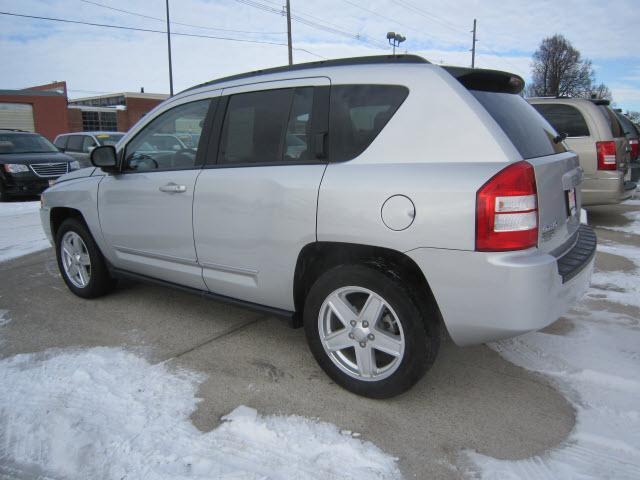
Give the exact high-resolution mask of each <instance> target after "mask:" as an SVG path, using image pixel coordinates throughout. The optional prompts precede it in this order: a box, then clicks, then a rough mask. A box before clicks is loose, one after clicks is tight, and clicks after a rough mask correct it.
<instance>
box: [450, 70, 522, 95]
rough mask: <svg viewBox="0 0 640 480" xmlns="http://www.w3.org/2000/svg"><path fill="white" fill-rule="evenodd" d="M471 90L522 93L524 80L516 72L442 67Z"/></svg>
mask: <svg viewBox="0 0 640 480" xmlns="http://www.w3.org/2000/svg"><path fill="white" fill-rule="evenodd" d="M442 68H444V69H445V70H446V71H447V72H449V73H450V74H451V75H452V76H453V77H455V78H456V79H457V80H458V81H459V82H460V83H461V84H462V85H464V86H465V87H466V88H468V89H469V90H482V91H486V92H497V93H520V92H521V91H522V89H523V88H524V80H523V79H522V77H521V76H519V75H516V74H514V73H509V72H502V71H500V70H486V69H482V68H466V67H442Z"/></svg>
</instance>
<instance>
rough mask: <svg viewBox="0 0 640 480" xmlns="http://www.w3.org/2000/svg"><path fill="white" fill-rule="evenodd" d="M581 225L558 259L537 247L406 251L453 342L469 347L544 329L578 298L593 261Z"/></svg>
mask: <svg viewBox="0 0 640 480" xmlns="http://www.w3.org/2000/svg"><path fill="white" fill-rule="evenodd" d="M582 229H585V230H582V231H583V232H585V234H583V235H581V234H580V233H579V234H578V236H577V239H576V244H574V246H573V247H572V249H570V250H569V252H567V253H566V254H565V255H563V256H562V257H560V258H556V257H554V256H552V255H550V254H548V253H541V252H539V251H538V250H537V249H530V250H525V251H520V252H501V253H483V252H470V251H460V250H445V249H435V248H419V249H416V250H412V251H410V252H407V255H409V256H410V257H411V258H412V259H413V260H414V261H415V262H416V264H417V265H418V266H419V267H420V268H421V269H422V271H423V273H424V275H425V277H426V278H427V281H428V282H429V285H430V287H431V290H432V291H433V294H434V296H435V299H436V301H437V303H438V307H439V308H440V312H441V313H442V317H443V319H444V323H445V325H446V327H447V330H448V332H449V335H450V336H451V338H452V339H453V341H454V342H455V343H456V344H458V345H473V344H479V343H484V342H488V341H493V340H499V339H501V338H508V337H513V336H516V335H520V334H522V333H526V332H529V331H532V330H539V329H541V328H544V327H546V326H547V325H549V324H551V323H553V322H554V321H555V320H557V319H558V317H560V316H561V315H563V314H564V313H566V312H567V311H568V310H569V309H570V308H571V306H572V305H574V304H575V303H576V302H577V301H578V300H580V298H582V296H583V295H584V293H585V291H586V290H587V288H588V286H589V282H590V280H591V273H592V271H593V264H594V261H595V237H592V238H593V242H592V244H591V245H590V246H585V243H584V242H585V240H586V238H585V237H588V236H589V235H586V233H590V234H591V235H592V234H593V231H592V230H591V228H590V227H588V226H583V227H582ZM581 236H582V240H581V239H580V237H581ZM578 249H580V250H582V251H579V250H578ZM571 256H572V257H573V258H570V257H571ZM565 257H567V258H565ZM563 259H564V260H565V262H564V263H565V264H572V265H569V267H565V269H564V271H563V270H562V268H561V265H559V263H561V262H562V260H563ZM576 262H577V263H576ZM568 272H569V273H568Z"/></svg>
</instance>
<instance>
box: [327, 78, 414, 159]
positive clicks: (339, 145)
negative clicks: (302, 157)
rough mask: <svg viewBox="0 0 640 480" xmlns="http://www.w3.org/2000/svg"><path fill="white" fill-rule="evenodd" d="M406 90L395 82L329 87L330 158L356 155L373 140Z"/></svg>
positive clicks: (346, 157)
mask: <svg viewBox="0 0 640 480" xmlns="http://www.w3.org/2000/svg"><path fill="white" fill-rule="evenodd" d="M408 94H409V90H408V89H407V88H406V87H402V86H398V85H336V86H332V87H331V107H330V108H331V121H330V124H331V127H330V130H331V131H330V137H331V158H332V160H334V161H338V162H340V161H345V160H350V159H352V158H355V157H357V156H358V155H360V154H361V153H362V152H364V151H365V149H366V148H367V147H368V146H369V145H370V144H371V142H373V140H374V139H375V138H376V137H377V136H378V134H379V133H380V132H381V131H382V129H383V128H384V127H385V125H386V124H387V123H388V122H389V120H391V117H393V115H394V113H396V110H398V108H399V107H400V105H401V104H402V102H404V100H405V98H407V95H408Z"/></svg>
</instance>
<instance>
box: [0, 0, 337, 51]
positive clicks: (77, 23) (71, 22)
mask: <svg viewBox="0 0 640 480" xmlns="http://www.w3.org/2000/svg"><path fill="white" fill-rule="evenodd" d="M0 15H8V16H11V17H21V18H31V19H35V20H47V21H51V22H61V23H70V24H75V25H89V26H92V27H104V28H114V29H118V30H133V31H136V32H148V33H162V34H164V35H166V34H167V32H166V30H154V29H151V28H139V27H125V26H122V25H111V24H108V23H94V22H84V21H80V20H68V19H64V18H54V17H41V16H37V15H25V14H22V13H13V12H1V11H0ZM171 35H178V36H181V37H195V38H210V39H213V40H225V41H229V42H242V43H257V44H264V45H278V46H283V47H286V46H287V44H286V43H281V42H272V41H268V40H251V39H247V38H232V37H220V36H214V35H202V34H198V33H183V32H171ZM294 50H298V51H301V52H305V53H308V54H309V55H313V56H314V57H318V58H322V59H325V60H326V57H323V56H322V55H318V54H317V53H313V52H310V51H309V50H307V49H305V48H300V47H298V48H294Z"/></svg>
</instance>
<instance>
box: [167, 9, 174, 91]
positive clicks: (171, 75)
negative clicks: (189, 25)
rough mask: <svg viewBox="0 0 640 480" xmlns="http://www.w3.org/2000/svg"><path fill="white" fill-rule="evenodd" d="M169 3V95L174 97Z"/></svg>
mask: <svg viewBox="0 0 640 480" xmlns="http://www.w3.org/2000/svg"><path fill="white" fill-rule="evenodd" d="M166 3H167V52H168V53H169V93H170V94H171V96H172V97H173V69H172V67H171V27H170V26H169V0H166Z"/></svg>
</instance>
